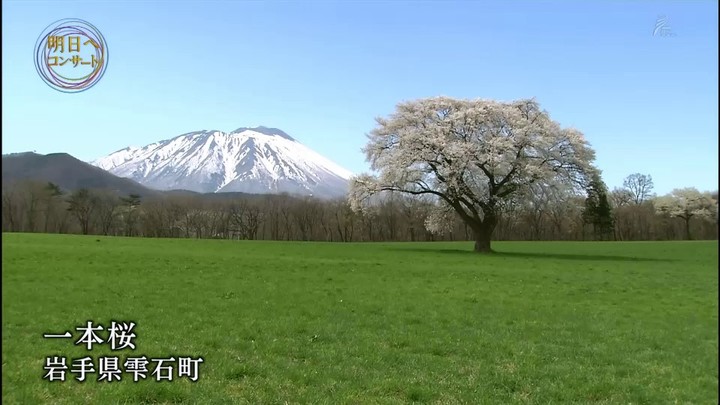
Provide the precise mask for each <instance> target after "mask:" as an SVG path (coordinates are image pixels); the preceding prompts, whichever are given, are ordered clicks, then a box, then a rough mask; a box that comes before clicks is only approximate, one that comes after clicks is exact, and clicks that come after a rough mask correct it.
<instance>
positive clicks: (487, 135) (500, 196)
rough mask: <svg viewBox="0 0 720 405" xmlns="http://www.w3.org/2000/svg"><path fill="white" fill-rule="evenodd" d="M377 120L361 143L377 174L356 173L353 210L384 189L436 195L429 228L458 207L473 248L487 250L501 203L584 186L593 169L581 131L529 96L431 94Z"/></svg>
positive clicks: (448, 219) (446, 220) (439, 226)
mask: <svg viewBox="0 0 720 405" xmlns="http://www.w3.org/2000/svg"><path fill="white" fill-rule="evenodd" d="M376 121H377V127H376V128H375V129H373V130H372V131H371V132H370V134H369V135H368V138H369V140H368V143H367V145H366V146H365V148H364V152H365V154H366V157H367V160H368V161H369V162H370V163H371V169H372V170H373V171H375V172H376V174H374V175H373V174H362V175H360V176H358V177H356V178H354V179H353V182H352V185H351V190H350V203H351V206H352V207H353V209H355V210H362V209H364V208H365V207H367V206H368V204H371V203H372V198H371V197H372V196H374V195H378V194H381V193H383V192H386V191H393V192H401V193H407V194H411V195H416V196H420V195H429V196H433V197H434V198H435V200H436V204H437V207H436V209H435V210H434V211H433V212H432V213H431V215H430V216H429V217H428V219H427V221H426V226H427V227H428V230H430V231H433V232H442V231H443V230H444V228H446V227H447V226H448V225H450V224H452V217H453V216H454V215H456V214H457V215H459V217H460V218H461V219H462V220H463V221H464V222H465V223H466V224H467V225H468V226H469V227H470V228H471V229H472V231H473V235H474V238H475V251H476V252H485V253H487V252H491V251H492V249H491V239H492V234H493V231H494V229H495V226H496V225H497V222H498V216H499V214H500V212H501V210H502V208H503V205H504V204H505V203H507V202H508V201H511V200H512V199H515V198H521V197H522V196H523V195H524V194H526V193H528V192H530V191H531V186H532V185H534V184H538V183H545V184H550V185H552V184H569V185H572V186H573V187H574V188H576V189H578V190H580V189H583V188H584V187H585V186H586V185H587V184H588V180H589V179H590V175H591V174H592V173H594V172H595V169H594V167H593V166H592V162H593V161H594V158H595V152H594V151H593V150H592V148H591V147H590V145H589V144H588V142H587V141H586V140H585V138H584V136H583V134H582V133H581V132H580V131H578V130H575V129H572V128H562V127H561V126H560V124H559V123H557V122H555V121H553V120H552V119H551V118H550V116H549V115H548V113H547V112H546V111H544V110H542V109H541V108H540V105H539V104H538V103H537V102H536V101H535V100H534V99H525V100H518V101H514V102H498V101H492V100H465V99H453V98H448V97H434V98H427V99H420V100H415V101H408V102H403V103H400V104H398V105H397V107H396V111H395V112H394V113H393V114H392V115H390V116H389V117H387V118H377V120H376Z"/></svg>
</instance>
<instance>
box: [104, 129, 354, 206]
mask: <svg viewBox="0 0 720 405" xmlns="http://www.w3.org/2000/svg"><path fill="white" fill-rule="evenodd" d="M91 163H92V164H93V165H95V166H98V167H100V168H102V169H105V170H107V171H109V172H110V173H112V174H114V175H116V176H121V177H127V178H130V179H133V180H135V181H137V182H139V183H140V184H143V185H145V186H147V187H150V188H154V189H159V190H173V189H185V190H191V191H197V192H201V193H208V192H230V191H239V192H245V193H256V194H260V193H282V192H287V193H290V194H303V195H308V194H312V195H314V196H317V197H325V198H330V197H338V196H342V195H344V194H345V193H346V192H347V189H348V180H349V179H350V177H351V176H352V173H351V172H349V171H347V170H345V169H343V168H342V167H340V166H338V165H337V164H335V163H333V162H331V161H330V160H328V159H326V158H325V157H323V156H321V155H319V154H318V153H316V152H314V151H313V150H311V149H310V148H308V147H306V146H305V145H303V144H301V143H300V142H298V141H296V140H295V139H293V138H292V137H291V136H289V135H288V134H286V133H284V132H283V131H281V130H279V129H275V128H266V127H257V128H238V129H236V130H235V131H233V132H230V133H224V132H221V131H197V132H190V133H187V134H183V135H180V136H177V137H175V138H172V139H167V140H164V141H160V142H155V143H152V144H150V145H147V146H144V147H127V148H125V149H121V150H119V151H117V152H114V153H112V154H110V155H108V156H105V157H103V158H100V159H97V160H95V161H93V162H91Z"/></svg>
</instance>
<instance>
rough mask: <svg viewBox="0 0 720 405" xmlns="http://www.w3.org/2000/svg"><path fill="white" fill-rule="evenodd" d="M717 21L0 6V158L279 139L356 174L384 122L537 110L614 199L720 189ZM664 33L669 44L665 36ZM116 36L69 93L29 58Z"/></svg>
mask: <svg viewBox="0 0 720 405" xmlns="http://www.w3.org/2000/svg"><path fill="white" fill-rule="evenodd" d="M717 13H718V5H717V2H715V1H708V2H700V1H677V2H656V1H653V2H650V1H647V2H637V1H636V2H618V1H604V2H597V3H593V2H570V1H565V2H519V1H508V2H500V1H497V2H491V1H459V2H440V1H414V2H401V1H389V0H388V1H347V2H333V1H319V2H300V1H298V2H294V1H285V2H280V1H276V2H260V1H254V2H250V1H247V2H244V1H202V2H201V1H197V2H191V1H170V0H168V1H156V2H147V1H102V2H100V1H96V2H88V1H86V2H64V1H31V0H23V1H3V2H2V61H3V62H2V63H3V65H2V81H3V86H2V149H3V153H9V152H20V151H29V150H35V151H37V152H38V153H51V152H67V153H70V154H72V155H74V156H76V157H78V158H80V159H83V160H92V159H94V158H97V157H100V156H103V155H106V154H108V153H110V152H113V151H115V150H118V149H121V148H124V147H126V146H129V145H133V146H143V145H145V144H148V143H151V142H154V141H158V140H162V139H167V138H171V137H174V136H177V135H180V134H182V133H186V132H191V131H195V130H201V129H217V130H222V131H231V130H234V129H236V128H238V127H243V126H255V125H265V126H271V127H277V128H280V129H282V130H284V131H285V132H287V133H289V134H290V135H292V136H293V137H295V138H296V139H298V140H299V141H301V142H302V143H304V144H306V145H307V146H309V147H311V148H312V149H315V150H316V151H318V152H319V153H321V154H323V155H325V156H327V157H329V158H331V159H332V160H334V161H336V162H337V163H339V164H341V165H342V166H344V167H346V168H347V169H349V170H351V171H353V172H356V173H357V172H362V171H366V170H367V169H368V165H367V163H366V162H365V158H364V155H363V154H362V153H361V151H360V149H361V148H362V147H363V145H364V144H365V142H366V137H365V134H366V133H367V132H369V131H370V130H371V129H372V128H373V126H374V118H375V117H376V116H384V115H388V114H390V113H391V112H392V111H393V109H394V106H395V105H396V104H397V103H398V102H400V101H404V100H409V99H414V98H419V97H428V96H436V95H446V96H453V97H462V98H493V99H499V100H512V99H517V98H524V97H536V98H537V100H538V101H539V102H540V103H541V105H542V106H543V108H545V109H547V110H548V111H549V112H550V114H551V116H552V117H553V118H554V119H555V120H557V121H559V122H560V123H561V124H562V125H565V126H574V127H576V128H578V129H580V130H581V131H583V132H584V133H585V135H586V136H587V138H588V139H589V141H590V142H591V144H592V145H593V147H594V148H595V150H596V151H597V156H598V158H597V162H596V163H597V165H598V166H599V167H600V168H601V169H602V170H603V177H604V180H605V182H606V183H607V184H608V186H609V187H610V188H613V187H615V186H620V185H622V180H623V178H625V177H626V176H627V175H629V174H631V173H635V172H640V173H644V174H650V175H652V177H653V179H654V182H655V191H656V192H658V193H666V192H668V191H670V190H671V189H673V188H676V187H686V186H694V187H698V188H699V189H701V190H716V189H717V188H718V177H717V173H718V115H717V111H718V81H717V80H718V62H717V60H718V42H717V36H718V19H717ZM660 16H665V17H666V18H667V25H666V27H667V28H668V30H667V31H665V32H666V33H669V34H672V35H655V36H654V35H653V30H654V29H655V23H656V21H657V19H658V18H659V17H660ZM62 18H80V19H84V20H87V21H89V22H91V23H92V24H94V25H95V26H96V27H97V28H98V29H99V30H100V31H101V32H102V34H103V35H104V37H105V39H106V41H107V44H108V48H109V52H110V62H109V65H108V68H107V71H106V73H105V76H104V77H103V78H102V79H101V80H100V81H99V82H98V83H97V85H95V86H94V87H93V88H91V89H89V90H87V91H84V92H82V93H77V94H65V93H61V92H57V91H55V90H53V89H51V88H49V87H48V86H47V85H46V84H45V83H44V82H43V81H42V80H41V79H40V77H39V76H38V74H37V72H36V71H35V67H34V63H33V50H34V46H35V41H36V40H37V37H38V35H39V34H40V33H41V32H42V31H43V29H45V27H46V26H47V25H48V24H50V23H52V22H53V21H56V20H59V19H62Z"/></svg>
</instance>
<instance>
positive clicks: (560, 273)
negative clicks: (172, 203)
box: [2, 234, 718, 404]
mask: <svg viewBox="0 0 720 405" xmlns="http://www.w3.org/2000/svg"><path fill="white" fill-rule="evenodd" d="M2 248H3V256H2V295H3V296H2V301H3V309H2V395H3V403H4V404H14V403H22V404H35V403H53V404H77V403H128V404H130V403H181V402H183V403H198V404H201V403H215V404H226V403H249V404H257V403H285V402H288V403H327V404H336V403H387V404H392V403H411V402H418V403H426V402H427V403H443V404H445V403H447V404H452V403H473V404H474V403H488V404H498V403H588V402H594V403H625V404H627V403H633V404H663V403H693V404H715V403H717V401H718V332H717V328H718V266H717V263H718V244H717V242H647V243H644V242H643V243H640V242H635V243H612V242H604V243H590V242H584V243H582V242H573V243H571V242H567V243H566V242H532V243H524V242H507V243H496V244H495V245H494V248H496V249H497V250H498V251H499V253H498V254H496V255H493V256H490V257H487V256H479V255H476V254H473V253H471V252H470V249H471V248H472V244H471V243H469V242H468V243H387V244H380V243H372V244H371V243H368V244H328V243H292V242H254V241H246V242H238V241H219V240H165V239H161V240H157V239H155V240H153V239H129V238H107V237H94V236H93V237H82V236H62V235H39V234H37V235H27V234H3V237H2ZM88 320H92V321H94V322H95V323H98V324H101V325H104V326H106V327H107V326H109V325H110V321H111V320H120V321H122V320H124V321H134V322H135V323H136V324H137V325H136V327H135V329H134V332H135V333H136V334H137V338H136V339H135V340H134V343H135V344H136V345H137V348H136V350H134V351H130V350H127V349H126V350H123V351H120V352H118V351H115V352H112V351H110V349H109V346H107V345H101V346H96V347H95V348H93V350H92V352H88V351H87V350H86V348H85V347H84V346H81V345H77V346H76V345H74V341H75V340H77V338H79V335H78V334H77V333H78V332H76V331H75V330H74V329H75V327H77V326H81V325H84V324H86V322H87V321H88ZM68 330H71V331H73V339H44V338H43V336H42V335H43V333H63V332H65V331H68ZM104 333H105V332H101V333H100V335H101V337H106V336H107V335H106V334H104ZM53 355H59V356H67V357H68V358H78V357H84V356H86V355H90V356H92V357H94V358H97V357H100V356H107V355H117V356H119V357H120V358H121V359H124V358H125V357H127V356H133V357H139V356H141V355H146V356H147V357H149V358H150V357H152V358H156V357H170V356H173V355H174V356H176V357H177V356H191V357H198V356H201V357H203V359H204V363H202V364H201V365H200V379H199V381H197V382H195V383H193V382H190V381H189V380H188V379H187V378H185V377H183V378H179V379H178V378H176V379H175V380H173V381H172V382H167V381H163V382H156V381H154V377H152V376H150V375H148V379H147V380H144V381H140V382H137V383H135V382H132V381H131V377H130V375H123V380H122V381H120V382H117V381H115V382H112V383H108V382H97V381H96V380H97V374H91V375H90V376H89V380H88V381H86V382H77V381H75V380H74V374H68V380H67V381H65V382H57V381H56V382H49V381H47V380H45V379H43V375H44V374H45V372H46V371H45V370H44V369H43V367H44V365H45V359H46V357H47V356H53ZM96 367H97V364H96Z"/></svg>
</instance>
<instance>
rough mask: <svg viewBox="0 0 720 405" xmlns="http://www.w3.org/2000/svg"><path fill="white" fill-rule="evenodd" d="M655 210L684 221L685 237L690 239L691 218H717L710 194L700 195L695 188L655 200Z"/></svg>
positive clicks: (715, 207)
mask: <svg viewBox="0 0 720 405" xmlns="http://www.w3.org/2000/svg"><path fill="white" fill-rule="evenodd" d="M655 210H656V211H657V212H659V213H665V214H668V215H670V216H671V217H675V218H680V219H682V220H683V221H685V236H686V237H687V239H688V240H689V239H691V235H690V220H691V219H692V218H704V219H713V218H717V201H716V200H714V199H713V198H712V196H711V195H710V193H701V192H700V191H698V190H697V189H696V188H693V187H689V188H678V189H675V190H673V191H671V192H670V194H667V195H664V196H662V197H658V198H656V199H655Z"/></svg>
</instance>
